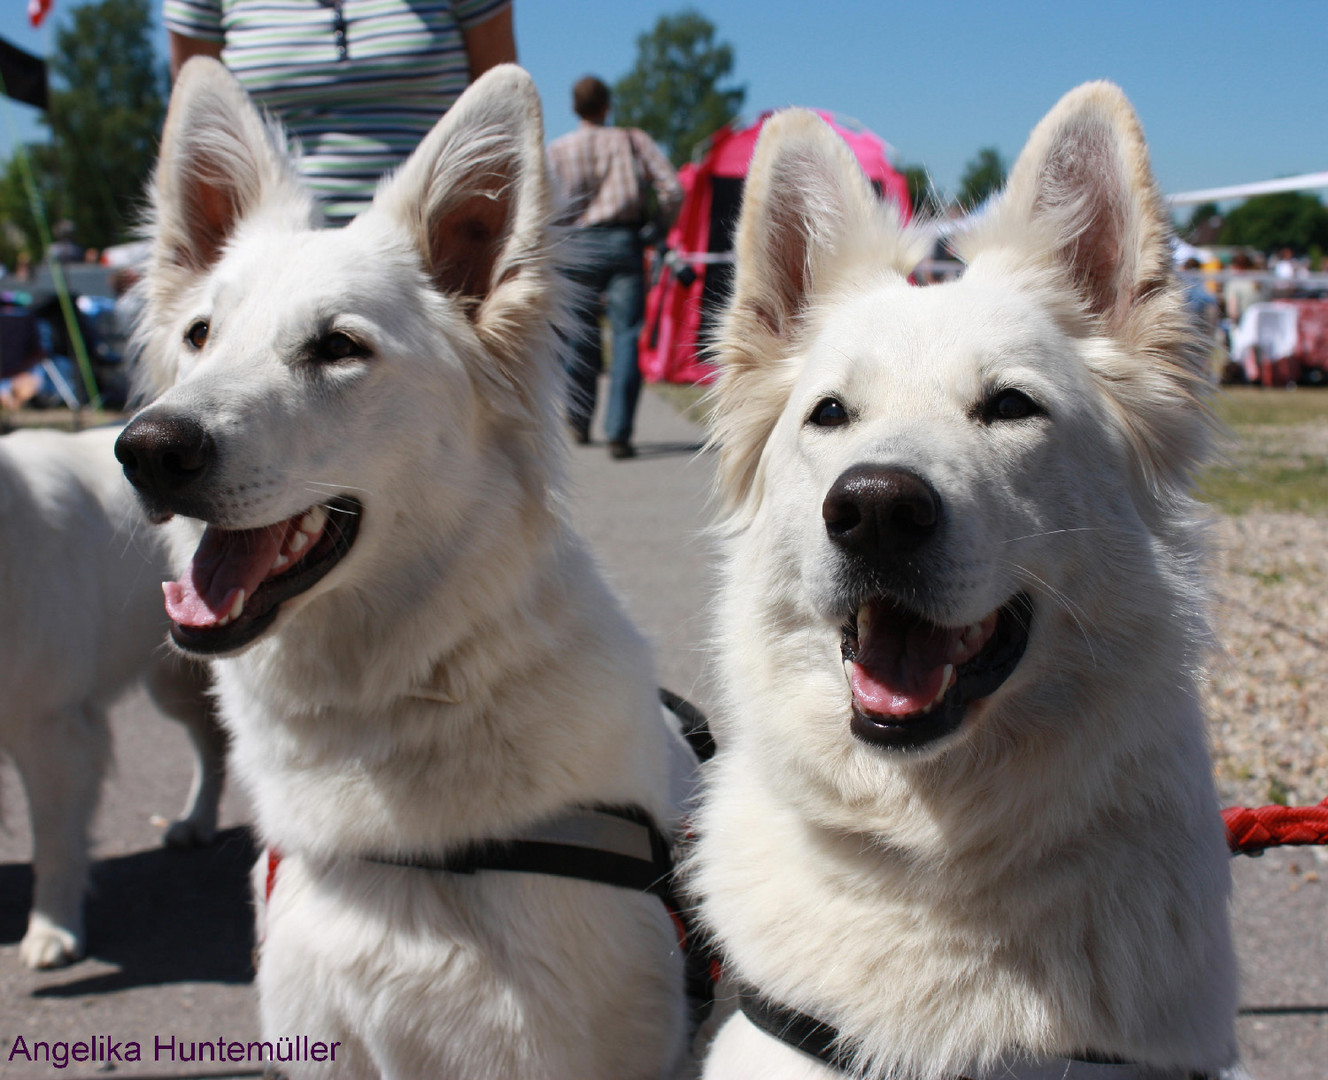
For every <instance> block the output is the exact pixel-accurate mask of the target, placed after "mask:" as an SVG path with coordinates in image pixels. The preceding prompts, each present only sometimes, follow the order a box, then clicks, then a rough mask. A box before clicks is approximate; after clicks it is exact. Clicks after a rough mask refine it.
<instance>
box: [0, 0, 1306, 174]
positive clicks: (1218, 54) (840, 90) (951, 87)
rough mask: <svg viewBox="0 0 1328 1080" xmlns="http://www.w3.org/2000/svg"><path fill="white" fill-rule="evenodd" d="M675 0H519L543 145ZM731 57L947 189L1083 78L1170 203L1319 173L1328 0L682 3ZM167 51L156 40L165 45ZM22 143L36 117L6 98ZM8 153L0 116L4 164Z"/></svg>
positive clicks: (49, 27)
mask: <svg viewBox="0 0 1328 1080" xmlns="http://www.w3.org/2000/svg"><path fill="white" fill-rule="evenodd" d="M79 2H82V0H55V7H54V10H53V12H52V15H51V16H50V17H49V18H48V20H47V22H46V24H45V25H44V26H43V27H42V29H41V30H39V31H33V30H31V29H30V28H29V27H28V24H27V20H26V18H25V17H24V14H23V12H24V8H25V6H26V5H25V4H24V2H23V0H0V35H2V36H4V37H6V38H8V39H9V40H10V41H12V42H14V43H15V44H17V45H19V46H20V47H22V48H26V49H28V50H29V51H32V52H36V53H39V54H41V55H47V54H48V53H49V52H50V50H51V48H52V47H53V44H54V30H53V26H54V24H55V23H57V22H58V21H59V20H60V19H61V17H62V16H63V15H67V13H68V11H69V10H70V9H71V8H72V7H74V6H77V3H79ZM684 6H687V5H686V3H685V0H677V2H664V3H659V2H654V0H573V2H562V3H554V2H550V0H515V13H516V26H517V47H518V50H519V52H520V59H521V62H522V63H523V64H524V66H525V67H527V68H528V69H529V70H530V72H531V74H532V75H533V76H534V78H535V82H536V84H537V86H538V87H539V89H540V92H541V95H542V96H543V99H544V106H545V110H546V114H547V128H548V133H549V135H550V137H553V136H556V135H559V134H561V133H562V132H564V131H567V130H570V129H571V127H572V126H573V117H572V116H571V111H570V105H569V102H568V99H569V87H570V85H571V83H572V82H573V81H574V80H575V79H576V78H578V77H579V76H581V75H583V74H586V73H587V72H594V73H596V74H599V75H600V76H602V77H603V78H604V79H605V80H606V81H608V82H612V81H613V80H614V79H616V78H618V77H619V76H620V75H622V74H624V73H625V72H626V71H627V70H628V69H629V68H630V66H631V64H632V61H633V59H634V57H635V54H636V45H635V41H636V36H637V35H638V34H640V33H642V32H643V31H645V30H648V29H649V28H650V27H651V26H653V24H654V22H655V20H656V19H657V18H658V16H659V15H661V14H665V13H670V12H675V11H677V10H679V9H680V8H682V7H684ZM692 6H694V7H695V8H696V9H697V10H699V11H701V12H702V13H703V14H705V15H706V16H707V17H708V18H709V19H710V20H711V21H712V22H714V23H715V24H716V26H717V28H718V30H719V36H720V37H721V38H722V39H724V40H726V41H728V42H729V43H731V44H732V45H733V47H734V49H735V51H736V59H737V63H736V68H735V71H734V81H735V82H737V83H743V84H746V87H747V103H746V106H745V110H744V111H745V112H746V113H747V114H748V115H755V114H756V113H758V112H760V111H761V110H764V109H769V108H777V107H780V106H784V105H807V106H813V107H816V108H825V109H831V110H833V111H835V112H838V113H841V114H843V115H846V116H852V117H855V118H857V119H858V120H860V121H862V122H863V123H865V124H866V125H867V126H868V127H870V128H872V129H873V130H874V131H876V132H877V133H878V134H879V135H881V136H882V137H883V138H885V139H886V140H887V141H888V142H890V143H891V144H893V145H894V147H895V148H896V150H897V151H898V155H899V158H900V159H901V160H902V161H903V162H905V163H908V164H921V165H925V166H927V167H928V168H929V169H930V170H931V173H932V175H933V178H934V180H935V181H936V183H937V184H938V185H939V186H941V187H942V188H943V189H947V190H953V189H954V188H955V187H957V185H958V180H959V176H960V175H961V173H962V172H963V168H964V164H965V162H966V161H968V160H969V159H970V158H971V157H973V155H974V154H975V153H976V151H977V150H978V149H979V148H980V147H983V146H991V145H994V146H996V147H997V148H998V149H999V150H1000V152H1001V154H1002V156H1003V157H1005V158H1006V160H1007V162H1008V161H1010V160H1012V159H1013V157H1014V156H1015V154H1017V152H1018V150H1019V148H1020V147H1021V146H1022V145H1023V142H1024V139H1025V138H1026V137H1027V135H1028V132H1029V130H1030V129H1031V128H1032V126H1033V125H1034V124H1035V123H1036V122H1037V120H1038V119H1039V118H1040V117H1041V116H1042V115H1043V114H1044V113H1045V112H1046V111H1047V110H1048V109H1049V108H1051V106H1052V104H1053V103H1054V102H1055V101H1056V99H1057V98H1058V97H1059V96H1060V95H1061V94H1063V93H1064V92H1065V91H1066V90H1068V89H1070V88H1071V87H1072V86H1074V85H1076V84H1078V83H1080V82H1083V81H1085V80H1087V79H1096V78H1109V79H1113V80H1115V81H1116V82H1118V83H1120V85H1121V86H1122V87H1124V89H1125V91H1126V93H1127V94H1129V96H1130V98H1131V99H1132V100H1133V101H1134V103H1135V107H1136V108H1137V109H1138V111H1139V114H1140V116H1141V118H1142V120H1143V123H1144V128H1145V130H1146V132H1147V135H1148V138H1149V142H1150V144H1151V146H1152V152H1153V163H1154V168H1155V170H1156V172H1157V174H1158V179H1159V181H1160V183H1161V185H1162V188H1163V190H1164V191H1167V192H1172V193H1174V192H1178V191H1185V190H1192V189H1195V188H1207V187H1215V186H1219V185H1225V184H1235V183H1243V182H1246V181H1254V180H1262V179H1268V178H1272V177H1278V176H1287V175H1293V174H1298V173H1305V172H1314V171H1321V170H1325V169H1328V6H1325V5H1324V3H1323V0H1297V2H1279V0H1263V2H1258V3H1252V2H1250V0H1240V2H1237V0H1206V2H1202V0H1116V2H1108V3H1097V4H1070V3H1065V2H1064V0H1057V2H1048V3H1039V2H1032V0H1028V2H1020V0H1003V2H1000V3H995V2H991V0H986V2H977V0H948V2H946V0H941V2H938V3H931V4H928V3H925V2H924V3H919V2H917V0H913V2H912V3H909V4H892V3H885V2H882V0H818V2H816V3H805V2H803V3H793V2H790V0H783V2H781V0H709V2H701V3H697V4H694V5H692ZM158 38H159V41H160V43H161V47H162V50H163V52H164V49H165V39H164V35H161V34H159V35H158ZM0 112H7V113H8V114H9V116H10V117H12V118H13V120H14V121H15V123H16V126H17V130H18V132H19V137H20V138H22V139H27V138H38V137H42V133H43V132H44V130H45V129H44V128H41V127H40V126H39V125H38V124H37V123H36V122H35V112H34V110H32V109H29V108H27V107H25V106H22V105H16V104H13V103H9V102H6V103H5V105H3V106H0ZM9 147H10V136H9V124H8V122H7V120H6V119H5V118H4V117H0V153H8V151H9Z"/></svg>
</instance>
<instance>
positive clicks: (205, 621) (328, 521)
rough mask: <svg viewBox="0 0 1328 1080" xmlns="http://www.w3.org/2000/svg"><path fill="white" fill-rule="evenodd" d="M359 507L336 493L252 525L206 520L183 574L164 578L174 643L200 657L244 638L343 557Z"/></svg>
mask: <svg viewBox="0 0 1328 1080" xmlns="http://www.w3.org/2000/svg"><path fill="white" fill-rule="evenodd" d="M362 509H363V508H362V506H361V505H360V503H359V501H358V500H357V499H352V498H350V497H349V496H345V495H341V496H337V497H336V498H334V499H329V500H328V501H327V502H326V503H323V504H319V505H317V506H313V507H310V508H309V509H308V510H304V511H302V512H300V513H299V514H296V515H294V516H293V517H289V518H287V519H286V520H285V521H279V522H277V523H275V524H273V525H266V526H263V527H261V528H257V529H223V528H220V527H218V526H216V525H209V526H208V527H207V529H206V531H205V532H204V533H203V539H202V541H201V542H200V543H199V545H198V550H197V551H195V552H194V558H193V561H192V562H191V563H190V564H189V569H188V571H186V573H185V575H184V577H183V578H182V579H181V580H179V581H167V582H164V583H163V584H162V591H163V592H164V593H165V595H166V614H167V615H169V616H170V619H171V637H172V639H174V641H175V643H176V645H178V646H179V647H180V648H181V649H183V650H184V651H185V652H189V653H195V654H197V655H200V656H209V655H215V654H217V653H225V652H232V651H234V650H235V649H239V648H241V647H242V646H245V645H248V644H249V643H250V642H251V641H253V640H254V639H255V638H257V637H258V636H259V635H260V634H262V633H263V631H264V630H266V629H267V628H268V627H269V626H271V625H272V623H273V621H274V620H275V619H276V617H277V609H278V608H279V607H280V606H281V604H282V603H284V602H285V601H287V600H290V599H291V598H292V597H295V596H298V595H299V594H300V593H302V592H305V591H306V590H307V589H309V588H311V587H312V586H313V585H314V584H315V583H316V582H318V581H320V580H321V579H322V578H323V577H324V576H326V574H327V573H328V571H329V570H331V569H332V567H334V566H335V565H336V564H337V563H338V562H340V561H341V560H342V559H343V558H344V557H345V555H346V553H347V552H348V551H350V548H351V545H352V544H353V543H354V542H355V536H356V534H357V533H358V531H359V526H360V514H361V512H362Z"/></svg>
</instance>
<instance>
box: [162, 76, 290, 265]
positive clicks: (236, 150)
mask: <svg viewBox="0 0 1328 1080" xmlns="http://www.w3.org/2000/svg"><path fill="white" fill-rule="evenodd" d="M153 186H154V192H153V195H154V200H153V201H154V212H155V222H154V225H155V228H154V230H153V231H154V238H155V241H156V244H155V247H156V250H155V256H154V258H155V262H156V265H157V268H158V269H161V270H163V271H170V270H171V269H173V268H179V269H181V270H183V271H185V272H187V273H194V274H197V273H202V272H204V271H206V270H208V269H209V268H210V267H211V266H212V265H213V264H214V263H215V262H216V260H217V258H218V257H219V256H220V254H221V250H222V248H223V247H224V246H225V244H226V241H227V240H228V239H230V237H231V235H232V234H233V233H234V231H235V229H236V227H237V225H238V224H239V222H240V221H241V220H243V219H244V218H245V217H247V216H249V215H251V214H254V213H256V212H258V210H259V209H260V208H261V209H262V212H263V213H264V214H265V215H267V214H273V215H281V216H282V217H283V218H284V219H285V220H287V221H288V222H290V223H291V224H294V225H299V226H307V225H309V224H310V221H311V218H312V215H313V206H312V201H311V199H310V197H309V195H308V194H307V193H306V192H305V191H304V189H303V188H302V187H301V186H300V184H299V181H298V180H297V178H296V175H295V169H294V164H293V162H292V160H291V158H290V156H289V155H288V154H287V152H286V147H285V141H284V138H283V136H282V134H281V132H280V129H279V128H277V127H276V126H274V125H271V124H269V123H267V122H265V121H264V120H263V118H262V117H261V116H260V115H259V113H258V110H257V109H255V108H254V106H253V103H252V102H250V100H249V97H248V95H247V94H245V92H244V90H243V89H242V88H241V86H240V84H239V83H238V82H236V81H235V77H234V76H233V75H231V74H230V72H228V71H227V70H226V69H225V68H224V67H222V65H221V64H220V63H218V62H217V61H216V60H212V59H210V58H207V57H196V58H194V59H192V60H190V61H189V62H188V63H187V64H185V65H184V67H183V69H182V70H181V72H180V77H179V78H178V79H177V80H176V83H175V88H174V90H173V91H172V93H171V103H170V109H169V111H168V112H167V114H166V126H165V128H164V130H163V131H162V137H161V155H160V159H159V161H158V164H157V171H156V174H155V176H154V184H153Z"/></svg>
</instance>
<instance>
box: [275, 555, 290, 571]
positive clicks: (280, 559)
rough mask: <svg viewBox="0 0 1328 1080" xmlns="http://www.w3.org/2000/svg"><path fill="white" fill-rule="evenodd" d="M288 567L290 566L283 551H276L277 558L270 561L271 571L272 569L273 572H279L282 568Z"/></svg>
mask: <svg viewBox="0 0 1328 1080" xmlns="http://www.w3.org/2000/svg"><path fill="white" fill-rule="evenodd" d="M289 565H290V559H289V558H287V556H286V553H285V552H284V551H278V552H277V557H276V558H275V559H273V560H272V569H273V570H280V569H282V568H283V567H286V566H289Z"/></svg>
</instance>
